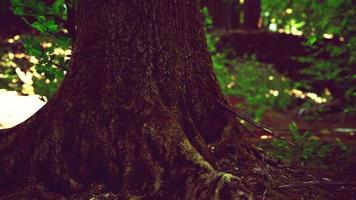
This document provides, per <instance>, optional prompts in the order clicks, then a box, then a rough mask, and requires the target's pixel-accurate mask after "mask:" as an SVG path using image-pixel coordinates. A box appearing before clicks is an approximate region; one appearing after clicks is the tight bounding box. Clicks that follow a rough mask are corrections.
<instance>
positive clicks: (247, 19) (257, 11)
mask: <svg viewBox="0 0 356 200" xmlns="http://www.w3.org/2000/svg"><path fill="white" fill-rule="evenodd" d="M243 6H244V8H243V10H244V23H243V26H244V28H246V29H258V22H259V20H260V16H261V0H245V2H244V5H243Z"/></svg>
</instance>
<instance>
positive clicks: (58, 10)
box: [52, 0, 65, 15]
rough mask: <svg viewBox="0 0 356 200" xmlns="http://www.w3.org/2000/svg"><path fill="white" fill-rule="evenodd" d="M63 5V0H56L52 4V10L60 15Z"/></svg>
mask: <svg viewBox="0 0 356 200" xmlns="http://www.w3.org/2000/svg"><path fill="white" fill-rule="evenodd" d="M64 5H65V1H64V0H56V1H55V2H54V3H53V4H52V11H53V12H54V13H55V14H57V15H61V14H62V10H63V8H64Z"/></svg>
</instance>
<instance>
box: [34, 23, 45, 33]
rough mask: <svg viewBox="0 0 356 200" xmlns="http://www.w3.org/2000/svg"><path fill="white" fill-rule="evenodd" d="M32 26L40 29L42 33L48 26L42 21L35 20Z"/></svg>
mask: <svg viewBox="0 0 356 200" xmlns="http://www.w3.org/2000/svg"><path fill="white" fill-rule="evenodd" d="M31 27H32V28H34V29H36V30H38V31H39V32H41V33H45V32H46V27H45V26H43V25H42V24H41V23H39V22H34V23H32V24H31Z"/></svg>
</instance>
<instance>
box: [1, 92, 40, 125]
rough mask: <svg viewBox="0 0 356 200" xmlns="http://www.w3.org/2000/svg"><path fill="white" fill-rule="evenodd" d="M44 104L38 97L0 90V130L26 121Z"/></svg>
mask: <svg viewBox="0 0 356 200" xmlns="http://www.w3.org/2000/svg"><path fill="white" fill-rule="evenodd" d="M44 104H45V102H43V101H41V100H40V99H39V96H38V95H29V96H20V95H18V94H17V93H16V92H14V91H6V90H1V89H0V129H3V128H10V127H13V126H15V125H17V124H19V123H21V122H23V121H25V120H26V119H27V118H29V117H30V116H31V115H33V114H34V113H35V112H37V111H38V110H39V109H40V108H41V107H42V106H43V105H44Z"/></svg>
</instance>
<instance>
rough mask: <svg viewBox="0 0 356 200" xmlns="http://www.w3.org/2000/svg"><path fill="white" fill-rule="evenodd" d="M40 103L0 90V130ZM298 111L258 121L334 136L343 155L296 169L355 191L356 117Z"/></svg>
mask: <svg viewBox="0 0 356 200" xmlns="http://www.w3.org/2000/svg"><path fill="white" fill-rule="evenodd" d="M44 104H45V102H43V101H41V100H40V98H39V96H36V95H32V96H19V95H17V93H16V92H9V91H4V90H0V129H3V128H10V127H12V126H15V125H16V124H18V123H21V122H22V121H24V120H26V119H27V118H28V117H30V116H31V115H32V114H33V113H35V112H36V111H37V110H39V109H40V108H41V107H42V106H43V105H44ZM298 113H299V111H298V108H294V109H290V110H287V111H275V110H271V111H268V112H267V113H266V114H265V116H264V119H263V121H262V124H263V125H265V126H267V127H268V128H269V129H271V130H273V132H274V133H275V134H278V135H279V136H282V137H284V138H286V139H287V140H292V139H291V134H290V132H289V130H288V125H289V124H290V123H291V122H295V123H296V124H297V125H298V128H299V130H300V132H304V131H307V130H309V131H311V132H312V133H313V136H315V137H317V138H319V140H320V141H321V142H325V143H328V142H333V141H335V140H336V139H337V138H338V139H339V140H340V141H341V142H342V143H343V144H346V145H347V147H348V154H347V157H340V155H337V153H338V152H336V153H335V152H334V154H332V155H331V156H330V158H329V160H328V161H327V162H326V163H323V164H320V162H315V163H314V162H313V160H311V161H310V162H309V164H308V165H305V166H300V165H299V166H297V167H296V168H298V169H300V168H302V170H304V171H306V172H307V173H308V174H312V175H313V176H314V177H316V178H318V179H319V180H324V181H325V180H327V181H330V182H327V183H328V184H329V185H328V186H327V187H330V185H331V187H332V188H333V189H335V190H337V192H344V191H346V190H345V187H346V188H347V191H346V192H347V193H350V195H354V194H356V170H355V169H356V123H355V121H356V116H355V115H347V114H345V113H343V112H335V113H327V114H322V115H317V116H314V117H313V118H309V119H306V117H304V116H300V115H299V114H298ZM253 133H254V134H255V135H254V136H252V137H251V136H250V137H247V139H248V140H249V141H250V142H252V143H253V144H254V145H255V146H258V147H260V148H262V149H264V150H265V151H267V152H273V151H274V150H273V146H272V145H271V141H272V139H274V137H266V133H264V132H262V131H261V130H257V129H255V130H254V131H253ZM286 151H287V149H286ZM333 156H335V157H333ZM292 167H293V166H292ZM302 176H303V175H302ZM308 184H309V183H306V184H305V183H301V186H298V187H309V186H308ZM323 184H324V183H322V184H321V185H323ZM321 187H323V186H321ZM350 187H351V188H350ZM346 196H347V195H346ZM352 198H353V197H351V198H350V199H352ZM355 198H356V197H355Z"/></svg>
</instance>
